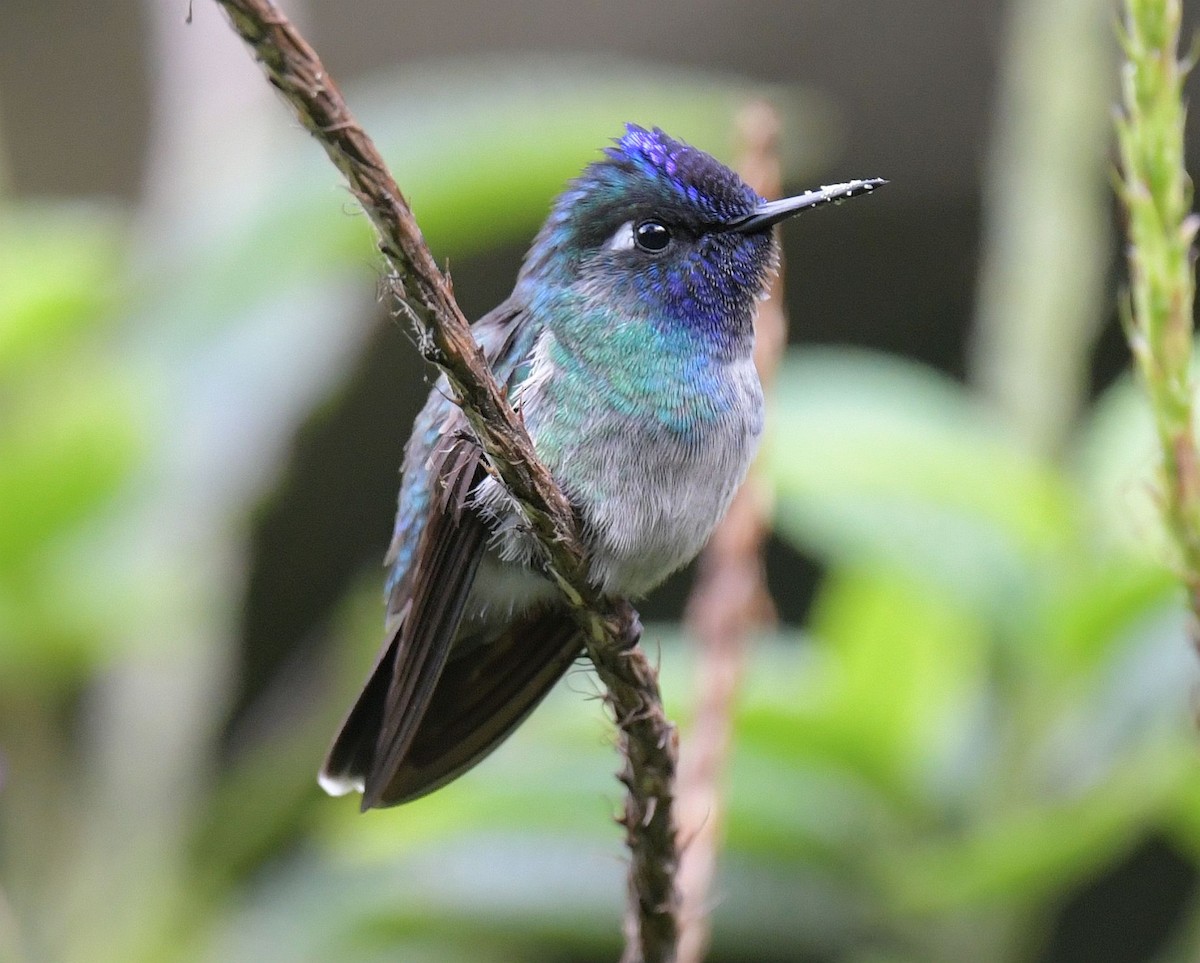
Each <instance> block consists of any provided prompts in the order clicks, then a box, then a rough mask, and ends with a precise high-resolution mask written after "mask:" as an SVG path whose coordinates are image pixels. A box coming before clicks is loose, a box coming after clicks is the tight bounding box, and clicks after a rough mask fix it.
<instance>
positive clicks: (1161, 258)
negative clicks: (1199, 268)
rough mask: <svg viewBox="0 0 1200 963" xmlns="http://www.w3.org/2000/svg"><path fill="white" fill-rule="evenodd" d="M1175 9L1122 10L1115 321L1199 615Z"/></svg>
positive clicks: (1150, 3)
mask: <svg viewBox="0 0 1200 963" xmlns="http://www.w3.org/2000/svg"><path fill="white" fill-rule="evenodd" d="M1181 16H1182V5H1181V3H1180V0H1126V2H1125V4H1124V23H1123V29H1122V31H1121V40H1122V43H1123V45H1124V48H1125V57H1126V62H1125V65H1124V68H1123V71H1122V77H1121V80H1122V109H1121V111H1120V113H1119V115H1118V117H1117V140H1118V145H1119V148H1120V162H1121V170H1120V182H1119V185H1118V194H1119V195H1120V198H1121V201H1122V202H1123V204H1124V206H1125V213H1126V221H1127V224H1126V230H1127V232H1128V241H1129V244H1128V249H1127V254H1128V260H1129V290H1128V292H1127V294H1126V297H1125V298H1124V300H1123V303H1122V319H1123V321H1124V325H1125V333H1126V336H1127V337H1128V339H1129V347H1130V350H1131V351H1132V353H1133V358H1134V362H1135V364H1136V365H1137V370H1138V373H1139V375H1140V376H1141V380H1142V383H1143V384H1144V385H1145V388H1146V393H1147V395H1148V396H1149V400H1150V408H1151V411H1152V413H1153V417H1154V424H1155V429H1156V431H1157V434H1158V440H1159V444H1160V448H1161V456H1162V461H1161V465H1160V466H1159V479H1158V499H1159V504H1160V508H1161V511H1162V517H1163V522H1164V526H1165V528H1166V531H1167V534H1168V536H1169V538H1170V540H1171V543H1172V545H1173V547H1174V549H1175V556H1176V557H1175V559H1174V563H1175V565H1176V567H1177V568H1178V571H1179V576H1180V578H1181V580H1182V581H1183V583H1184V586H1185V587H1186V589H1187V591H1188V598H1189V602H1190V605H1191V608H1192V611H1193V613H1196V614H1200V458H1198V456H1197V451H1196V438H1195V414H1194V408H1193V402H1194V397H1195V385H1194V382H1193V378H1192V374H1191V366H1192V338H1193V334H1194V322H1193V306H1194V302H1195V254H1194V250H1193V241H1194V239H1195V236H1196V228H1197V223H1198V222H1197V219H1196V216H1195V215H1194V214H1193V213H1192V182H1191V179H1190V178H1189V177H1188V174H1187V170H1186V168H1185V166H1184V122H1185V118H1186V110H1185V108H1184V101H1183V85H1184V80H1185V79H1186V77H1187V74H1188V71H1189V69H1190V67H1191V62H1190V60H1181V59H1180V58H1179V56H1178V53H1177V51H1178V49H1179V35H1180V34H1179V32H1180V19H1181Z"/></svg>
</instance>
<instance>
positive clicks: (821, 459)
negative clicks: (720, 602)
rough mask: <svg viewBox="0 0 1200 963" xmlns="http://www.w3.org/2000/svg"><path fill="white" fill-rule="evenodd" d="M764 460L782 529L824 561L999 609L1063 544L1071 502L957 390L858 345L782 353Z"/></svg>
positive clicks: (1071, 525)
mask: <svg viewBox="0 0 1200 963" xmlns="http://www.w3.org/2000/svg"><path fill="white" fill-rule="evenodd" d="M771 422H772V424H771V429H770V430H771V436H770V442H769V451H768V457H767V467H768V472H769V475H770V478H771V480H772V481H773V483H774V485H775V489H776V492H777V494H778V510H777V521H778V524H779V527H780V531H781V532H782V534H784V535H785V536H786V537H788V538H790V539H792V540H793V541H795V542H796V543H797V544H799V545H800V546H802V547H804V548H806V549H808V550H811V551H815V552H816V553H817V554H818V555H819V556H821V557H824V558H828V559H831V560H834V559H838V560H847V561H854V560H862V559H873V560H876V561H879V562H882V563H886V564H888V565H892V566H896V567H901V568H907V569H909V570H912V571H920V572H922V573H924V574H925V576H927V577H929V578H933V579H936V580H938V581H940V582H941V583H942V584H944V585H945V586H948V587H950V588H952V589H953V590H954V591H955V592H959V593H962V594H963V595H964V596H966V597H968V598H971V599H975V600H977V601H978V602H979V603H980V604H983V605H985V606H986V608H987V609H988V610H989V611H992V612H994V613H1000V614H1003V612H1004V611H1005V609H1006V608H1007V607H1009V606H1010V605H1011V603H1012V601H1013V598H1014V595H1016V596H1017V597H1020V595H1022V594H1024V593H1027V592H1028V591H1029V588H1030V585H1029V580H1030V574H1029V571H1028V569H1029V565H1030V563H1031V562H1033V561H1036V560H1039V559H1042V558H1044V557H1046V555H1047V554H1048V553H1053V552H1057V551H1061V550H1062V549H1063V548H1064V546H1065V545H1067V544H1069V542H1070V540H1071V538H1072V536H1073V534H1074V532H1075V525H1076V521H1077V519H1076V515H1077V509H1076V505H1075V504H1074V500H1073V498H1072V495H1071V492H1070V491H1069V490H1068V488H1067V487H1066V485H1065V484H1064V481H1063V479H1061V478H1060V477H1059V476H1058V475H1057V474H1056V473H1055V472H1054V471H1053V470H1052V469H1051V468H1050V467H1049V466H1047V465H1044V464H1042V463H1040V462H1038V461H1036V460H1035V459H1033V458H1032V457H1030V456H1028V455H1026V454H1024V453H1023V452H1022V451H1021V450H1020V448H1019V447H1018V446H1017V445H1016V444H1015V443H1014V442H1013V441H1012V439H1011V438H1010V437H1009V436H1008V435H1006V434H1005V432H1004V431H1003V429H1002V428H1001V427H1000V425H999V423H998V422H997V421H996V420H995V419H994V418H993V417H992V416H991V415H990V413H989V412H988V411H986V410H985V409H984V408H983V407H982V406H981V405H980V404H979V403H978V402H977V401H976V400H975V399H974V398H973V397H972V396H971V395H969V394H968V393H967V392H966V390H965V389H963V388H962V387H961V386H959V385H957V384H955V383H953V382H951V381H950V380H949V379H947V378H945V377H944V376H942V375H940V374H938V373H936V372H934V371H933V370H931V369H928V368H925V367H922V366H920V365H917V364H914V363H911V362H906V361H901V360H898V359H895V358H888V357H885V356H882V355H877V354H870V353H866V352H861V351H851V350H839V349H811V350H806V351H800V352H793V353H792V354H791V355H790V356H789V357H788V359H787V361H786V362H785V364H784V366H783V368H782V371H781V374H780V379H779V387H778V389H777V394H776V399H775V402H774V407H773V410H772V417H771Z"/></svg>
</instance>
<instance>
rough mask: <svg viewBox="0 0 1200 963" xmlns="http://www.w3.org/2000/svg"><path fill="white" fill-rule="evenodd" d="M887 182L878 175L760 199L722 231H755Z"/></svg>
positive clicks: (873, 188) (869, 191)
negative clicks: (766, 199) (776, 197)
mask: <svg viewBox="0 0 1200 963" xmlns="http://www.w3.org/2000/svg"><path fill="white" fill-rule="evenodd" d="M886 183H887V181H885V180H883V179H882V178H880V177H871V178H868V179H866V180H861V181H846V183H844V184H830V185H829V186H828V187H822V188H820V189H819V190H815V191H806V192H805V193H803V194H797V195H796V196H795V197H785V198H783V199H782V200H778V201H764V202H763V203H762V204H759V205H758V207H756V208H755V209H754V210H753V211H752V212H751V213H749V214H747V215H745V216H744V217H739V218H737V219H736V220H733V221H730V222H729V223H728V224H726V225H725V227H724V229H725V230H726V231H736V232H737V233H738V234H755V233H757V232H758V231H765V230H766V229H767V228H769V227H770V226H771V225H773V224H778V223H779V222H780V221H782V220H785V219H786V218H789V217H791V216H792V215H793V214H799V213H800V212H801V211H806V210H808V209H809V208H811V207H820V206H821V205H822V204H836V203H838V202H839V201H844V200H846V199H847V198H851V197H858V196H859V195H860V194H870V193H871V192H872V191H873V190H875V188H877V187H881V186H882V185H884V184H886Z"/></svg>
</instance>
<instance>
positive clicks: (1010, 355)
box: [969, 0, 1116, 456]
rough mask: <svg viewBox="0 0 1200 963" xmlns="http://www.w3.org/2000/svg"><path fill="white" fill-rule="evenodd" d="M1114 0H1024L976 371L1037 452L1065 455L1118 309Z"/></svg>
mask: <svg viewBox="0 0 1200 963" xmlns="http://www.w3.org/2000/svg"><path fill="white" fill-rule="evenodd" d="M1111 17H1112V12H1111V6H1110V4H1109V0H1053V2H1049V3H1048V2H1046V0H1017V2H1015V3H1014V4H1012V5H1011V7H1010V10H1009V14H1008V28H1007V42H1006V44H1005V52H1004V60H1003V66H1002V68H1001V77H1000V92H999V98H998V104H997V110H996V121H995V129H994V132H993V134H992V143H991V145H990V151H989V158H988V177H987V178H986V181H985V193H984V199H983V203H984V211H983V213H984V225H983V251H982V264H981V267H980V279H979V306H978V309H977V312H976V323H975V330H974V333H973V338H972V343H971V353H970V358H969V361H970V369H971V375H972V379H973V380H974V381H975V382H976V383H977V384H978V385H979V387H980V388H982V389H983V391H984V392H985V393H986V394H987V395H988V397H989V399H990V400H991V401H992V402H993V403H994V404H995V406H996V407H997V408H998V409H999V411H1000V412H1001V414H1002V415H1003V417H1004V418H1005V420H1006V421H1007V423H1008V425H1009V426H1010V427H1011V428H1012V429H1013V431H1014V432H1015V433H1016V435H1017V437H1018V438H1019V439H1020V440H1021V441H1022V442H1023V443H1024V444H1025V445H1026V446H1027V447H1028V448H1029V449H1030V450H1031V451H1033V452H1036V453H1037V454H1041V455H1050V456H1054V455H1057V454H1058V453H1059V452H1060V451H1061V449H1062V445H1063V442H1064V440H1065V439H1066V437H1067V434H1068V432H1069V430H1070V428H1071V425H1072V423H1073V421H1074V420H1075V418H1076V416H1077V415H1078V413H1079V409H1080V406H1081V404H1082V403H1083V401H1084V400H1085V399H1086V397H1087V390H1088V360H1089V358H1090V356H1091V348H1092V345H1093V343H1094V341H1095V338H1096V335H1097V334H1098V333H1099V330H1100V322H1101V320H1102V319H1103V317H1104V314H1105V302H1106V300H1107V297H1108V295H1106V293H1105V283H1106V275H1107V271H1108V256H1109V254H1108V252H1109V251H1110V250H1111V233H1112V231H1111V227H1110V223H1111V219H1112V214H1111V210H1110V195H1109V192H1108V191H1109V185H1108V173H1109V166H1108V165H1109V159H1108V143H1109V136H1110V129H1111V128H1110V126H1109V125H1110V105H1111V104H1112V98H1113V96H1114V94H1115V89H1116V85H1115V83H1114V82H1113V68H1114V66H1115V63H1116V51H1115V49H1114V47H1115V45H1114V44H1113V41H1112V33H1111Z"/></svg>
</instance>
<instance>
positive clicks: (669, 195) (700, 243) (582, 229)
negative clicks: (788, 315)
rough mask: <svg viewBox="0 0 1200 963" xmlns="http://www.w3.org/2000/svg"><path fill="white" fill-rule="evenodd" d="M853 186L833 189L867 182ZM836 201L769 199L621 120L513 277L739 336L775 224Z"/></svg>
mask: <svg viewBox="0 0 1200 963" xmlns="http://www.w3.org/2000/svg"><path fill="white" fill-rule="evenodd" d="M852 184H856V185H860V186H858V187H857V188H853V187H851V186H850V185H839V187H843V188H846V189H845V190H844V191H843V193H842V194H840V195H838V196H851V195H852V194H853V193H862V192H864V191H867V190H870V189H872V188H873V187H874V183H872V182H852ZM834 199H836V198H835V197H834V196H828V197H826V196H823V195H822V192H810V193H809V194H804V195H800V196H799V197H795V198H788V199H786V200H784V201H774V202H766V201H764V200H763V199H762V198H760V197H759V196H758V195H757V194H756V193H755V192H754V191H753V190H751V189H750V187H748V186H747V185H746V184H745V183H744V182H743V181H742V179H741V178H740V177H738V176H737V174H735V173H734V172H733V171H731V170H730V169H729V168H728V167H726V166H724V165H723V164H721V163H720V162H719V161H717V160H715V159H714V158H712V157H711V156H709V155H708V154H706V153H704V152H703V151H701V150H697V149H696V148H694V147H691V146H689V145H688V144H685V143H682V142H681V141H677V140H674V139H672V138H670V137H668V136H667V135H666V134H664V133H663V132H662V131H661V130H659V129H657V128H655V129H653V130H646V129H644V128H642V127H638V126H636V125H633V124H630V125H628V126H627V128H626V132H625V135H624V136H623V137H621V138H620V139H619V140H618V141H616V143H615V145H614V146H612V147H609V148H608V149H607V150H605V152H604V157H603V158H602V159H600V160H598V161H596V162H595V163H593V164H591V165H590V166H588V167H587V168H586V169H585V170H584V171H583V173H582V174H581V175H580V176H579V177H578V178H577V179H576V180H575V181H574V182H573V183H572V184H571V186H570V187H568V189H567V190H566V191H564V192H563V194H562V195H561V196H560V197H559V199H558V201H557V202H556V203H555V206H554V209H553V211H552V212H551V214H550V216H549V218H548V219H547V221H546V224H545V226H544V227H543V228H542V230H541V233H540V234H539V235H538V237H537V240H536V241H535V242H534V245H533V248H532V249H531V250H530V252H529V256H528V257H527V258H526V262H525V267H524V268H523V270H522V274H521V283H524V284H532V285H540V286H543V287H550V288H554V289H556V290H558V291H560V292H570V293H571V295H572V296H574V297H575V298H576V299H577V301H578V302H581V303H589V302H590V303H595V304H603V305H607V306H608V307H609V309H611V310H612V311H614V312H615V313H618V314H621V315H625V316H628V315H630V314H634V315H641V316H644V317H647V318H650V319H653V320H655V321H657V322H659V323H661V324H665V325H670V326H672V327H683V328H687V329H691V330H694V331H695V332H696V333H697V334H698V335H704V336H707V337H708V338H710V339H714V340H716V341H717V342H726V341H728V340H730V339H739V340H740V339H741V338H748V337H749V336H750V329H751V323H752V318H753V313H754V305H755V301H756V299H757V298H758V297H759V296H760V295H761V294H762V293H763V291H764V289H765V288H766V285H767V283H768V281H769V279H770V276H771V272H772V270H773V269H774V267H775V264H776V262H777V260H778V249H777V245H776V242H775V239H774V236H773V232H772V231H771V227H772V225H773V224H775V223H777V222H778V221H780V220H783V219H784V218H785V217H788V216H790V215H791V214H793V213H796V212H797V211H799V210H803V209H804V208H807V207H811V206H814V205H815V204H819V203H822V201H824V200H834ZM593 299H595V300H593Z"/></svg>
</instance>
